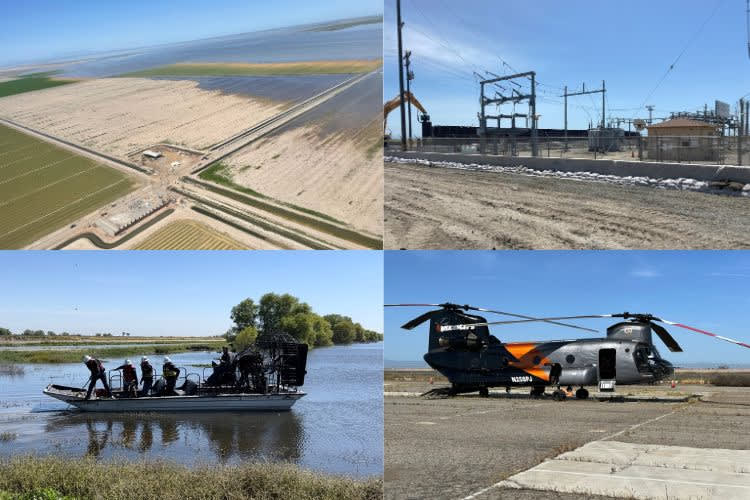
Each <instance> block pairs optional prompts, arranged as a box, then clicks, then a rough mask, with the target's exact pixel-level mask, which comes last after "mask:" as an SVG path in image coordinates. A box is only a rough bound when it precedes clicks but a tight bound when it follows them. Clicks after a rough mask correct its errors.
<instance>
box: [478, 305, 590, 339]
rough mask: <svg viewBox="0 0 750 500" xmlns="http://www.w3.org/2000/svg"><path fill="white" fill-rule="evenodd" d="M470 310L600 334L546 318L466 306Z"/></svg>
mask: <svg viewBox="0 0 750 500" xmlns="http://www.w3.org/2000/svg"><path fill="white" fill-rule="evenodd" d="M465 307H467V308H468V309H471V310H474V311H482V312H490V313H494V314H502V315H503V316H510V317H513V318H523V319H526V320H530V321H544V322H545V323H550V324H552V325H558V326H567V327H568V328H575V329H577V330H584V331H587V332H593V333H599V332H598V330H594V329H593V328H586V327H585V326H578V325H571V324H569V323H559V322H557V321H552V320H546V319H544V318H535V317H533V316H526V315H524V314H516V313H509V312H505V311H494V310H492V309H484V308H482V307H472V306H465Z"/></svg>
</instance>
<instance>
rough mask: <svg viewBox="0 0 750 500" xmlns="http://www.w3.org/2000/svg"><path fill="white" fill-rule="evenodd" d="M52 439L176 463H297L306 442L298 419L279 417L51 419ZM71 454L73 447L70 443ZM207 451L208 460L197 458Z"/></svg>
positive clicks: (97, 451)
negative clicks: (78, 438)
mask: <svg viewBox="0 0 750 500" xmlns="http://www.w3.org/2000/svg"><path fill="white" fill-rule="evenodd" d="M45 432H46V434H47V435H48V436H49V435H50V434H56V433H62V434H64V435H68V436H82V437H83V440H84V441H85V442H81V452H84V450H85V454H87V455H90V456H93V457H97V458H99V457H106V456H111V455H114V454H122V453H125V454H126V455H127V454H141V455H143V454H148V453H149V452H152V451H153V452H155V453H158V454H159V455H161V456H164V457H167V458H172V459H174V460H178V461H180V462H197V461H205V460H211V461H216V462H220V463H228V462H234V461H239V460H249V459H251V460H283V461H290V462H297V461H298V460H299V459H300V457H301V455H302V442H303V441H304V438H303V435H304V431H303V427H302V425H301V422H300V418H299V417H298V416H297V415H296V414H294V413H292V412H283V413H251V414H249V413H222V414H212V413H185V414H177V415H161V414H150V413H148V414H146V413H144V414H133V415H120V414H94V413H90V414H89V413H70V414H64V415H58V416H55V417H54V418H51V419H50V420H49V421H48V422H47V424H46V427H45ZM71 444H72V445H73V449H71V450H70V451H75V443H71ZM202 444H203V445H206V446H207V450H209V451H210V455H209V456H206V454H200V455H199V454H196V453H195V449H196V448H195V447H196V446H199V447H200V445H202Z"/></svg>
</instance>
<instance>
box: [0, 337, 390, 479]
mask: <svg viewBox="0 0 750 500" xmlns="http://www.w3.org/2000/svg"><path fill="white" fill-rule="evenodd" d="M217 356H218V355H217V354H216V353H211V352H198V353H192V352H191V353H183V354H174V355H171V356H170V357H171V358H172V360H173V361H174V362H175V364H177V365H178V366H182V367H185V368H187V371H188V372H194V373H202V372H203V371H204V369H203V368H201V367H197V366H195V365H201V364H208V363H210V362H211V359H213V358H215V357H217ZM152 360H156V361H158V362H159V364H157V365H156V367H157V369H158V368H159V365H160V362H161V357H156V356H152ZM121 363H122V360H119V359H116V360H114V359H113V360H108V362H106V363H105V366H106V367H107V368H114V367H115V366H118V365H119V364H121ZM205 371H206V374H208V373H209V372H210V369H206V370H205ZM307 372H308V374H307V377H306V379H305V385H304V387H303V388H302V389H303V390H304V391H305V392H307V396H305V397H303V398H302V399H301V400H299V401H298V402H297V403H296V404H295V405H294V406H293V407H292V410H291V411H289V412H257V413H253V412H244V413H243V412H217V413H171V414H163V413H140V414H104V413H102V414H94V413H84V412H80V411H76V410H70V409H67V408H69V407H68V406H67V405H65V404H63V403H61V402H58V401H56V400H54V399H51V398H47V397H46V396H43V395H42V394H41V391H42V389H43V388H44V387H45V386H46V385H47V384H48V383H51V382H54V383H56V384H61V385H71V386H81V385H83V384H84V383H85V382H86V379H87V377H88V375H87V371H86V368H85V367H84V366H83V365H82V364H78V363H73V364H61V365H24V374H23V375H16V376H9V375H0V430H2V432H10V433H12V434H15V435H16V437H15V439H13V440H11V441H0V455H10V454H23V453H38V454H55V455H58V454H59V455H73V456H84V455H92V456H95V457H102V458H126V459H129V460H133V459H157V458H158V459H166V460H172V461H177V462H180V463H185V464H188V465H200V464H213V463H222V464H231V463H239V462H243V461H269V462H280V461H283V462H292V463H295V464H298V465H300V466H302V467H304V468H307V469H312V470H317V471H322V472H326V473H332V474H343V475H349V476H356V477H367V476H374V475H381V474H382V473H383V428H382V415H383V398H382V391H383V345H382V343H377V344H354V345H351V346H333V347H326V348H318V349H314V350H312V351H311V352H310V354H309V357H308V363H307Z"/></svg>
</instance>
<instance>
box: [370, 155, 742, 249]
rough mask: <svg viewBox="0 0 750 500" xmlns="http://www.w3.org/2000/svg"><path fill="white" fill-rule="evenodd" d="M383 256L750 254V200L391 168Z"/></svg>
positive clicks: (490, 174) (412, 167) (455, 171)
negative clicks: (470, 252)
mask: <svg viewBox="0 0 750 500" xmlns="http://www.w3.org/2000/svg"><path fill="white" fill-rule="evenodd" d="M385 186H386V187H385V248H386V249H400V248H407V249H438V248H456V249H488V248H494V249H526V248H534V249H617V248H628V249H683V248H691V249H701V248H705V249H739V248H750V199H748V198H746V197H735V196H719V195H714V194H705V193H699V192H692V191H676V190H675V191H670V190H662V189H654V188H649V187H641V186H619V185H611V184H606V183H601V182H582V181H572V180H561V179H554V178H541V177H529V176H524V175H517V174H506V173H494V172H473V171H465V170H458V169H450V168H439V167H424V166H417V165H408V164H393V163H385Z"/></svg>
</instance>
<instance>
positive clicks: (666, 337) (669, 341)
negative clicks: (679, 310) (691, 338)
mask: <svg viewBox="0 0 750 500" xmlns="http://www.w3.org/2000/svg"><path fill="white" fill-rule="evenodd" d="M650 323H651V329H652V330H653V331H654V332H656V334H657V335H658V336H659V338H660V339H661V341H662V342H664V345H666V346H667V349H669V350H670V351H672V352H682V347H680V344H678V343H677V341H676V340H675V339H674V337H672V336H671V335H670V334H669V332H668V331H667V329H666V328H664V327H663V326H661V325H657V324H656V323H654V322H653V321H651V322H650Z"/></svg>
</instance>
